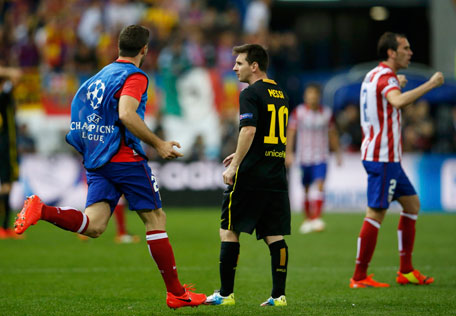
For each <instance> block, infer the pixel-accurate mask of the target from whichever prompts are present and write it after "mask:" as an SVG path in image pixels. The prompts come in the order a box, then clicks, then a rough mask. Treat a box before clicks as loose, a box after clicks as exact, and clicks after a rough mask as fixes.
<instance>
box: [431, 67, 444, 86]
mask: <svg viewBox="0 0 456 316" xmlns="http://www.w3.org/2000/svg"><path fill="white" fill-rule="evenodd" d="M429 82H431V83H432V84H433V85H434V87H435V88H437V87H440V86H441V85H442V84H443V83H444V82H445V78H444V77H443V74H442V73H441V72H440V71H438V72H436V73H435V74H433V75H432V77H431V79H429Z"/></svg>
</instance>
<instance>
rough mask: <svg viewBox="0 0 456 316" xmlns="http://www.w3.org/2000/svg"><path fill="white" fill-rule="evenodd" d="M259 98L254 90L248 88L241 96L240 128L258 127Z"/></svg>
mask: <svg viewBox="0 0 456 316" xmlns="http://www.w3.org/2000/svg"><path fill="white" fill-rule="evenodd" d="M257 100H258V98H257V96H256V95H255V93H254V92H253V90H252V89H249V88H246V89H244V90H243V91H242V92H241V94H240V95H239V121H240V122H239V126H240V127H242V126H257V122H258V101H257Z"/></svg>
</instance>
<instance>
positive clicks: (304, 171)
mask: <svg viewBox="0 0 456 316" xmlns="http://www.w3.org/2000/svg"><path fill="white" fill-rule="evenodd" d="M312 174H313V171H312V165H301V183H302V185H303V186H304V187H309V186H310V185H311V184H312Z"/></svg>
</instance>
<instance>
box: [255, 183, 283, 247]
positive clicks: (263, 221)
mask: <svg viewBox="0 0 456 316" xmlns="http://www.w3.org/2000/svg"><path fill="white" fill-rule="evenodd" d="M258 200H259V201H261V202H260V203H259V204H260V205H258V207H259V208H261V209H262V210H263V211H262V214H261V217H260V219H259V220H258V223H257V226H256V235H257V239H262V238H264V237H266V236H284V235H289V234H290V232H291V213H290V200H289V197H288V192H271V191H269V192H262V193H260V195H259V196H258Z"/></svg>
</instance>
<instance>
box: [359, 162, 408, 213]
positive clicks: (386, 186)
mask: <svg viewBox="0 0 456 316" xmlns="http://www.w3.org/2000/svg"><path fill="white" fill-rule="evenodd" d="M363 165H364V169H366V172H367V205H368V206H369V207H372V208H381V209H387V208H388V207H389V204H390V203H391V201H394V200H396V199H397V198H399V197H401V196H408V195H416V191H415V189H414V188H413V185H412V184H411V183H410V180H409V179H408V178H407V175H406V174H405V172H404V170H402V166H401V163H400V162H388V163H386V162H374V161H363Z"/></svg>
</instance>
